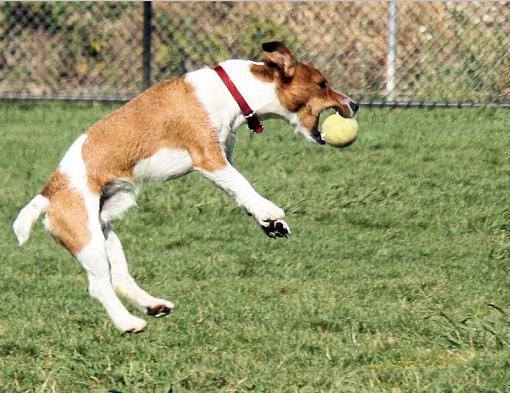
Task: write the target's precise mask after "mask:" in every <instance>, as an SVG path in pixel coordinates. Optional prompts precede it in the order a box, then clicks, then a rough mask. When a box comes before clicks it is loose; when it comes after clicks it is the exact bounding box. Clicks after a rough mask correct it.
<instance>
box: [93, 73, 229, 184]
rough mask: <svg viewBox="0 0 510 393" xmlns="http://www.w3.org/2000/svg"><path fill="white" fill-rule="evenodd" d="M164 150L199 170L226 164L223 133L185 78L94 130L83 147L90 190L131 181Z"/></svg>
mask: <svg viewBox="0 0 510 393" xmlns="http://www.w3.org/2000/svg"><path fill="white" fill-rule="evenodd" d="M161 148H176V149H184V150H186V151H188V152H189V154H190V155H191V158H192V161H193V166H194V167H196V168H201V169H205V170H215V169H220V168H223V167H224V166H225V165H226V160H225V157H224V156H223V154H222V152H221V148H220V144H219V140H218V135H217V133H216V131H215V130H214V129H213V127H212V126H211V124H210V121H209V119H208V116H207V112H206V110H205V108H203V106H202V104H201V103H200V101H199V100H198V98H197V97H196V96H195V92H194V89H193V87H192V86H191V85H190V84H188V83H187V82H186V81H185V79H184V77H178V78H174V79H170V80H167V81H164V82H161V83H159V84H157V85H154V86H153V87H151V88H150V89H148V90H147V91H145V92H144V93H142V94H141V95H139V96H138V97H136V98H135V99H133V100H132V101H130V102H129V103H127V104H126V105H124V106H123V107H121V108H119V109H117V110H116V111H114V112H113V113H111V114H110V115H108V116H106V117H105V118H104V119H102V120H100V121H98V122H97V123H96V124H94V125H93V126H92V127H91V128H90V129H89V131H88V136H87V139H86V141H85V143H84V145H83V159H84V161H85V165H86V167H87V174H88V177H89V187H90V188H91V190H92V191H93V192H95V193H99V192H100V191H101V189H102V187H103V186H104V185H105V184H107V183H109V182H111V181H112V180H114V179H117V178H119V177H121V178H128V179H131V178H132V177H133V168H134V166H135V165H136V163H137V162H138V161H140V160H143V159H145V158H148V157H150V156H152V155H153V154H154V153H155V152H156V151H158V150H159V149H161Z"/></svg>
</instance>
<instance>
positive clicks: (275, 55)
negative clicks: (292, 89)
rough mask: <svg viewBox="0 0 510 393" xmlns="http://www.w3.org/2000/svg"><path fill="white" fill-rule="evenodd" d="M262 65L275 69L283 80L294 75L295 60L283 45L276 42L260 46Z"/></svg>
mask: <svg viewBox="0 0 510 393" xmlns="http://www.w3.org/2000/svg"><path fill="white" fill-rule="evenodd" d="M262 50H263V51H264V63H266V64H267V65H269V66H272V67H276V68H278V70H279V71H280V73H281V74H282V76H283V77H284V78H285V79H292V78H293V77H294V74H295V73H296V65H297V62H296V59H295V58H294V56H293V55H292V53H291V52H290V50H289V48H287V47H286V46H285V44H283V43H281V42H277V41H273V42H266V43H265V44H262Z"/></svg>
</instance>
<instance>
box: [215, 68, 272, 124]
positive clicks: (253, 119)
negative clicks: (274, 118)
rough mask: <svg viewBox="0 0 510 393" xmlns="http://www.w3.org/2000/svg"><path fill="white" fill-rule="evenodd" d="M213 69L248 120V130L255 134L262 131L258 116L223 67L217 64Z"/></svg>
mask: <svg viewBox="0 0 510 393" xmlns="http://www.w3.org/2000/svg"><path fill="white" fill-rule="evenodd" d="M213 69H214V71H216V73H217V74H218V76H219V77H220V79H221V80H222V82H223V83H224V84H225V86H226V87H227V89H228V91H229V92H230V94H232V97H234V100H236V102H237V105H239V108H241V111H242V112H243V116H244V118H245V119H246V121H247V122H248V127H250V130H252V131H253V132H255V133H257V134H258V133H260V132H262V131H264V125H263V124H262V123H261V122H260V120H259V118H258V116H257V115H256V114H255V112H254V111H253V110H252V109H251V108H250V106H249V105H248V103H247V102H246V100H245V99H244V97H243V96H242V95H241V93H239V90H237V87H236V86H235V85H234V82H232V79H230V77H229V76H228V74H227V73H226V71H225V70H224V69H223V67H222V66H220V65H218V66H216V67H214V68H213Z"/></svg>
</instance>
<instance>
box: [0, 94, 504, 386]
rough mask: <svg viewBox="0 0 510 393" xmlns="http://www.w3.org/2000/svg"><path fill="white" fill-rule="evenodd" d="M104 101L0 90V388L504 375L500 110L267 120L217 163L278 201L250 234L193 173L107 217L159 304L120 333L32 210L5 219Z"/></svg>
mask: <svg viewBox="0 0 510 393" xmlns="http://www.w3.org/2000/svg"><path fill="white" fill-rule="evenodd" d="M112 109H113V107H112V106H92V105H64V104H51V103H47V104H38V105H29V104H5V103H3V104H0V137H1V138H0V146H1V150H0V151H1V156H0V169H1V178H0V179H1V180H0V197H1V201H2V203H1V204H0V219H1V223H2V228H3V230H2V231H0V256H1V262H0V313H1V318H0V391H2V392H73V393H74V392H111V393H113V392H165V393H166V392H168V391H169V390H171V391H172V392H186V391H190V392H216V391H220V392H248V391H253V392H392V393H396V392H469V393H472V392H508V391H510V350H509V345H510V295H509V294H510V280H509V277H510V276H509V273H510V208H509V195H510V194H509V190H510V161H509V158H510V156H509V151H510V132H509V128H508V125H509V124H510V111H503V110H490V111H489V110H435V111H426V110H411V109H409V110H400V111H399V110H393V111H391V110H375V109H374V110H369V109H362V110H361V113H360V116H359V120H360V124H361V133H360V137H359V140H358V141H357V142H356V143H355V144H354V145H352V146H351V147H349V148H347V149H345V150H335V149H333V148H330V147H320V146H314V145H311V144H309V143H307V142H305V140H304V139H303V138H302V137H299V136H295V135H293V133H292V131H291V129H290V127H289V126H287V125H286V124H284V123H283V122H281V121H274V122H267V123H266V129H267V131H266V132H264V133H263V134H262V135H257V136H250V135H249V134H248V131H247V130H246V129H244V128H243V129H242V130H241V132H240V137H239V142H238V145H237V147H236V155H235V157H236V166H237V167H238V169H239V170H240V171H241V172H242V173H243V174H244V175H245V176H246V177H247V178H248V179H249V180H250V181H251V182H252V184H253V185H254V187H255V188H256V189H257V190H258V191H259V192H260V193H261V194H262V195H264V196H265V197H267V198H269V199H271V200H272V201H274V202H275V203H276V204H278V205H279V206H281V207H282V208H284V209H285V210H286V212H287V217H288V223H289V224H290V226H291V228H292V231H293V233H292V236H291V237H290V238H289V239H278V240H271V239H269V238H266V237H265V236H264V234H263V233H262V231H261V230H260V229H259V228H258V227H257V226H256V224H255V223H254V221H253V220H252V219H250V218H249V217H247V216H246V215H245V214H243V213H241V212H240V211H238V210H237V209H236V208H235V207H234V205H233V203H232V202H231V201H230V200H229V199H228V197H227V196H226V195H224V194H223V192H222V191H220V190H219V189H217V188H215V187H214V186H213V185H211V184H209V183H208V182H207V181H206V180H205V179H203V178H201V177H200V175H199V174H191V175H188V176H186V177H184V178H182V179H179V180H175V181H172V182H168V183H158V184H156V183H155V184H148V185H146V186H145V187H144V188H143V191H142V193H141V195H140V197H139V200H138V203H139V207H138V208H136V209H132V210H130V211H129V212H128V213H127V214H126V216H125V218H124V219H123V220H122V221H118V222H116V223H115V224H114V227H115V228H116V231H117V232H118V234H119V236H120V237H121V239H122V240H123V243H124V247H125V250H126V254H127V256H128V259H129V260H130V267H131V270H132V273H133V275H134V276H135V277H136V278H137V281H138V282H139V284H140V285H142V286H143V287H145V288H146V289H147V290H148V291H149V292H151V293H153V294H154V295H156V296H162V297H166V298H168V299H169V300H172V301H174V302H175V303H176V306H177V308H176V311H175V314H173V315H171V316H169V317H167V318H163V319H158V320H155V319H151V318H148V317H147V319H148V321H149V326H148V330H147V331H146V332H145V333H143V334H140V335H121V334H119V333H118V332H117V331H116V330H115V329H114V328H113V327H112V325H111V323H110V321H109V319H108V317H107V315H106V313H105V312H104V311H103V309H102V308H101V306H100V305H99V304H98V303H97V302H96V301H95V300H93V299H92V298H90V297H89V296H88V294H87V289H86V287H87V285H86V278H85V274H84V272H83V271H82V268H81V267H80V265H79V264H78V263H77V262H76V261H74V260H73V259H72V258H71V257H70V256H69V255H68V254H67V253H66V251H65V250H64V249H63V248H62V247H60V246H58V245H57V244H56V243H55V242H54V241H53V240H52V239H51V238H50V236H49V235H48V234H47V233H46V232H45V231H44V230H43V227H42V224H41V223H40V222H39V223H38V224H36V225H35V227H34V230H33V232H32V238H31V239H30V241H29V242H28V243H27V245H26V246H25V247H24V248H19V247H18V246H17V244H16V241H15V238H14V235H13V233H12V231H11V228H10V225H11V223H12V221H13V219H14V218H15V216H16V214H17V212H18V211H19V209H20V208H21V207H22V206H24V205H25V204H26V203H27V202H28V201H29V200H30V199H31V198H32V197H33V196H34V195H35V194H37V193H38V192H39V191H40V190H41V188H42V186H43V185H44V183H45V181H46V180H47V179H48V177H49V176H50V174H51V173H52V171H53V170H54V169H55V167H56V164H57V162H58V160H59V158H60V157H61V156H62V155H63V153H64V152H65V150H66V149H67V147H68V146H69V144H70V143H71V142H72V141H73V140H74V139H75V138H76V137H77V136H78V135H79V134H80V133H81V132H82V131H83V130H84V129H85V128H86V127H87V126H88V125H89V124H91V123H92V122H94V121H95V120H96V119H98V118H100V117H101V116H103V115H104V114H106V113H108V112H110V111H111V110H112Z"/></svg>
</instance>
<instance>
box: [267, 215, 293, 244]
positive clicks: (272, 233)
mask: <svg viewBox="0 0 510 393" xmlns="http://www.w3.org/2000/svg"><path fill="white" fill-rule="evenodd" d="M261 228H262V230H263V231H264V232H265V233H266V235H267V236H269V237H270V238H273V239H276V238H277V237H288V236H289V235H290V227H289V225H288V224H287V223H286V222H285V221H283V220H275V221H272V220H271V221H268V222H267V226H264V225H261Z"/></svg>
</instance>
